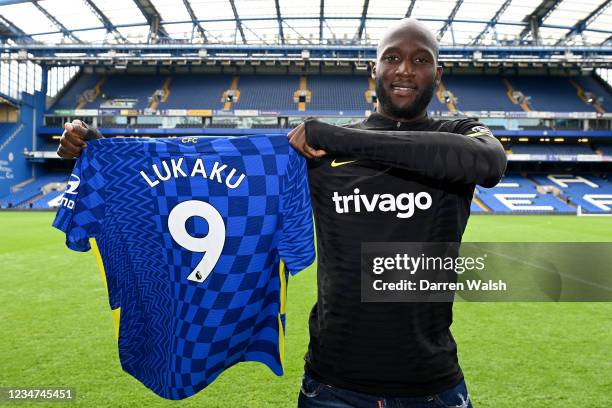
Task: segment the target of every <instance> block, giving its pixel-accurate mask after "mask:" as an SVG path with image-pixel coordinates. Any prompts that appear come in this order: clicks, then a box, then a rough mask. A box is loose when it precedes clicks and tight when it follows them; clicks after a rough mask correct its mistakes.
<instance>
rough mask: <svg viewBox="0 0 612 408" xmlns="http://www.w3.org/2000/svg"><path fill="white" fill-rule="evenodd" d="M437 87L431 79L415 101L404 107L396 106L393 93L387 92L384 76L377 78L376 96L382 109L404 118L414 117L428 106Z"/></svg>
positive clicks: (396, 116)
mask: <svg viewBox="0 0 612 408" xmlns="http://www.w3.org/2000/svg"><path fill="white" fill-rule="evenodd" d="M434 87H435V81H431V82H430V83H429V84H427V86H426V87H425V88H424V89H423V90H422V91H421V92H419V94H418V95H417V97H416V99H415V101H414V102H413V103H412V104H410V105H408V106H406V107H403V108H400V107H398V106H395V105H394V104H393V102H392V101H391V95H389V93H387V91H386V90H385V87H384V86H383V83H382V77H377V78H376V97H377V98H378V103H379V104H380V107H381V108H382V111H384V112H385V113H387V114H389V115H391V116H393V117H395V118H402V119H412V118H414V117H416V116H418V115H419V114H420V113H421V112H422V111H423V110H425V109H426V108H427V105H429V102H431V98H432V97H433V93H434Z"/></svg>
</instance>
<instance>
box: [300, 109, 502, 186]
mask: <svg viewBox="0 0 612 408" xmlns="http://www.w3.org/2000/svg"><path fill="white" fill-rule="evenodd" d="M305 125H306V137H307V141H308V144H309V145H311V146H312V147H314V148H316V149H323V150H325V151H326V152H327V153H331V154H341V155H344V156H352V157H356V158H358V159H367V160H373V161H376V162H379V163H381V164H384V165H388V166H391V167H395V168H399V169H403V170H407V171H409V172H411V173H414V174H416V175H419V176H424V177H427V178H430V179H433V180H438V181H442V182H447V183H461V184H479V185H481V186H483V187H493V186H494V185H496V184H497V183H498V182H499V180H500V179H501V177H502V176H503V174H504V171H505V169H506V161H507V158H506V153H505V152H504V148H503V146H502V144H501V143H500V142H499V141H498V140H497V139H496V138H495V137H493V135H492V134H491V132H490V131H489V130H488V129H487V128H486V127H485V126H484V125H482V124H480V123H478V122H476V121H472V123H471V124H470V123H468V122H466V123H464V124H461V126H455V130H454V131H449V132H441V131H391V130H365V129H351V128H344V127H339V126H334V125H330V124H327V123H323V122H320V121H318V120H308V121H306V122H305ZM472 129H476V130H475V131H474V132H472V133H470V131H471V130H472ZM484 130H486V131H487V132H485V131H484Z"/></svg>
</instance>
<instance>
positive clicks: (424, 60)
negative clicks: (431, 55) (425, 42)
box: [415, 57, 429, 64]
mask: <svg viewBox="0 0 612 408" xmlns="http://www.w3.org/2000/svg"><path fill="white" fill-rule="evenodd" d="M415 61H416V62H417V63H419V64H428V63H429V60H428V59H427V58H423V57H417V58H416V59H415Z"/></svg>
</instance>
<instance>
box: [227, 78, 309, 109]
mask: <svg viewBox="0 0 612 408" xmlns="http://www.w3.org/2000/svg"><path fill="white" fill-rule="evenodd" d="M298 84H299V76H297V75H240V77H239V80H238V89H239V90H240V98H239V99H238V102H236V103H235V104H234V109H259V110H295V109H296V104H295V103H294V102H293V92H294V91H295V90H296V89H298Z"/></svg>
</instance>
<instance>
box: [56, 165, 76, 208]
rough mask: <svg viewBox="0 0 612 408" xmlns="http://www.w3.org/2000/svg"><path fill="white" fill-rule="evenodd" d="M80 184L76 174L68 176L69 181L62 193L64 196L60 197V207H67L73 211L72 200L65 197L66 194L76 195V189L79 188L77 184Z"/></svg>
mask: <svg viewBox="0 0 612 408" xmlns="http://www.w3.org/2000/svg"><path fill="white" fill-rule="evenodd" d="M80 183H81V179H80V178H79V176H77V175H76V174H71V175H70V180H68V185H67V186H66V191H64V195H63V196H62V199H61V201H60V205H61V206H62V207H67V208H69V209H71V210H72V209H73V208H74V200H71V199H70V198H68V197H66V196H67V195H68V194H71V195H72V194H77V193H78V191H77V190H78V188H79V184H80Z"/></svg>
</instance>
